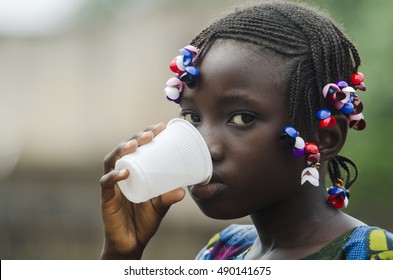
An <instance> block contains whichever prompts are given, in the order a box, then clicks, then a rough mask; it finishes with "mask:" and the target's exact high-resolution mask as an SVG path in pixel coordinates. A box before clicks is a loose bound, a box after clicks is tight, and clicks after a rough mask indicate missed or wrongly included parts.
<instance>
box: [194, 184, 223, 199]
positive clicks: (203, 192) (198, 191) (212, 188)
mask: <svg viewBox="0 0 393 280" xmlns="http://www.w3.org/2000/svg"><path fill="white" fill-rule="evenodd" d="M224 189H225V185H224V184H223V183H209V184H207V185H193V186H190V187H189V190H190V194H191V196H192V197H193V198H194V199H195V200H205V199H209V198H213V197H215V196H216V195H217V194H219V193H220V192H222V191H223V190H224Z"/></svg>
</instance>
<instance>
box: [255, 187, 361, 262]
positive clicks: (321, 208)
mask: <svg viewBox="0 0 393 280" xmlns="http://www.w3.org/2000/svg"><path fill="white" fill-rule="evenodd" d="M311 187H312V188H313V186H302V188H311ZM319 188H321V189H320V190H315V189H309V190H307V189H306V190H304V191H302V192H299V195H298V196H295V197H292V198H291V199H289V200H287V201H283V202H281V203H279V205H276V206H274V207H270V208H267V209H263V210H261V211H258V212H256V213H254V214H252V215H251V219H252V221H253V223H254V225H255V227H256V229H257V231H258V236H259V238H258V239H257V241H256V242H255V244H254V246H253V248H252V250H251V251H250V253H249V254H250V255H249V257H251V258H267V259H269V258H271V259H299V258H303V257H306V256H308V255H310V254H312V253H314V252H316V251H318V250H319V249H321V248H322V247H324V246H325V245H327V244H328V243H329V242H331V241H333V240H334V239H335V238H337V237H339V236H340V235H342V234H344V233H345V232H347V231H349V230H351V229H352V228H354V227H356V226H359V225H361V224H362V223H361V222H359V221H357V220H356V219H354V218H352V217H350V216H348V215H346V214H344V213H342V212H341V211H339V210H337V209H335V208H333V207H332V206H331V205H329V204H328V203H327V194H326V191H325V187H324V186H320V187H319ZM316 191H317V193H318V194H317V195H316ZM294 209H296V211H294Z"/></svg>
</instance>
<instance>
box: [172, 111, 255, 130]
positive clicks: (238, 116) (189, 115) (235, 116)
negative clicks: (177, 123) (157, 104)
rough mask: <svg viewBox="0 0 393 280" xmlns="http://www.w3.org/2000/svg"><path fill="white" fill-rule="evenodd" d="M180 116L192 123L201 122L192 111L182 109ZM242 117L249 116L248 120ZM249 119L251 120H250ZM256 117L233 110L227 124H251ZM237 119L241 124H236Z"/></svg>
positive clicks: (245, 125)
mask: <svg viewBox="0 0 393 280" xmlns="http://www.w3.org/2000/svg"><path fill="white" fill-rule="evenodd" d="M180 115H181V117H182V118H183V119H185V120H186V121H188V122H190V123H192V124H193V125H198V124H199V123H200V122H201V118H200V117H199V116H198V114H196V113H195V112H193V111H189V110H183V111H182V112H181V113H180ZM244 117H246V118H249V119H248V120H246V121H245V120H244ZM250 119H251V120H250ZM256 119H257V116H256V114H254V113H251V112H243V111H240V112H234V113H232V115H231V116H230V117H229V120H228V124H229V125H232V126H237V127H247V126H250V125H252V124H253V123H254V122H255V121H256ZM237 121H241V122H243V123H242V124H237V123H236V122H237Z"/></svg>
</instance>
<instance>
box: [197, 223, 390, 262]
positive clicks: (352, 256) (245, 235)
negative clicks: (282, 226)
mask: <svg viewBox="0 0 393 280" xmlns="http://www.w3.org/2000/svg"><path fill="white" fill-rule="evenodd" d="M257 236H258V233H257V231H256V229H255V227H254V225H231V226H229V227H227V228H226V229H224V230H223V231H221V232H220V233H217V234H216V235H214V236H213V237H212V238H211V239H210V241H209V242H208V244H207V245H206V246H205V247H204V248H203V249H202V250H201V251H200V252H199V254H198V255H197V257H196V259H198V260H243V259H244V257H245V255H246V254H247V252H248V251H249V250H250V249H251V246H252V245H253V243H254V241H255V239H256V238H257ZM304 259H305V260H393V234H392V233H391V232H388V231H386V230H384V229H381V228H378V227H372V226H359V227H356V228H354V229H352V230H350V231H349V232H346V233H345V234H343V235H341V236H340V237H338V238H336V239H335V240H334V241H332V242H331V243H329V244H328V245H326V246H325V247H323V248H322V249H321V250H319V251H318V252H316V253H314V254H311V255H309V256H307V257H305V258H304Z"/></svg>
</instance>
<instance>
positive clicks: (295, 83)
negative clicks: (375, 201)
mask: <svg viewBox="0 0 393 280" xmlns="http://www.w3.org/2000/svg"><path fill="white" fill-rule="evenodd" d="M218 39H232V40H236V41H239V42H243V43H249V44H254V45H257V46H259V47H260V48H261V50H262V51H263V50H264V49H265V50H271V51H273V52H274V53H277V54H279V55H280V56H282V57H283V58H284V59H287V60H288V61H290V63H291V64H290V66H289V70H288V71H289V72H290V73H289V74H290V77H291V79H290V81H289V83H290V84H289V95H288V100H289V108H288V112H289V115H288V119H289V121H288V123H289V125H293V126H295V127H297V126H298V125H299V123H300V121H301V120H305V122H306V133H307V139H308V141H313V137H314V136H313V135H314V130H315V127H316V126H315V115H316V112H317V111H318V110H319V109H322V108H330V109H331V110H332V111H335V108H332V107H331V105H330V104H329V103H328V101H325V100H324V98H323V96H322V94H321V92H322V88H323V87H324V85H326V84H328V83H332V82H335V81H337V80H348V79H349V77H350V75H351V74H352V73H354V72H355V71H357V68H358V67H359V65H360V62H361V61H360V56H359V54H358V51H357V50H356V48H355V46H354V45H353V43H352V42H351V41H350V40H349V39H348V38H347V37H346V35H345V34H344V33H343V32H342V31H341V30H340V29H339V28H338V27H337V26H336V25H335V24H334V23H333V22H332V21H331V20H330V19H329V17H327V16H326V15H324V14H322V13H320V12H318V11H317V10H315V9H313V8H311V7H309V6H307V5H305V4H299V3H296V4H295V3H288V2H278V1H274V2H265V3H262V4H259V5H256V6H252V7H246V8H243V9H239V10H236V11H235V12H233V13H230V14H228V15H226V16H225V17H223V18H222V19H219V20H217V21H216V22H214V23H213V24H212V25H210V26H209V27H207V28H206V29H204V30H203V31H202V32H201V33H200V34H199V35H197V36H196V37H195V38H194V39H193V40H192V42H191V44H192V45H194V46H196V47H198V48H199V50H200V55H199V60H197V61H196V62H195V64H199V63H200V61H201V60H202V59H203V57H204V54H205V53H206V52H207V51H208V49H209V48H210V46H212V44H213V43H214V41H216V40H218ZM349 165H350V166H352V167H354V169H355V171H356V173H355V177H354V178H353V179H351V178H350V175H351V174H350V170H349ZM340 167H341V168H342V169H343V170H345V171H346V172H347V174H348V176H347V180H346V186H347V187H349V186H350V185H352V183H353V182H354V181H355V180H356V178H357V168H356V165H355V163H354V162H352V161H351V160H349V159H347V158H344V157H341V156H337V157H336V158H334V159H331V160H330V162H329V164H328V171H329V175H330V177H331V178H332V181H333V182H336V181H337V180H338V179H340V178H341V172H340Z"/></svg>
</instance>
